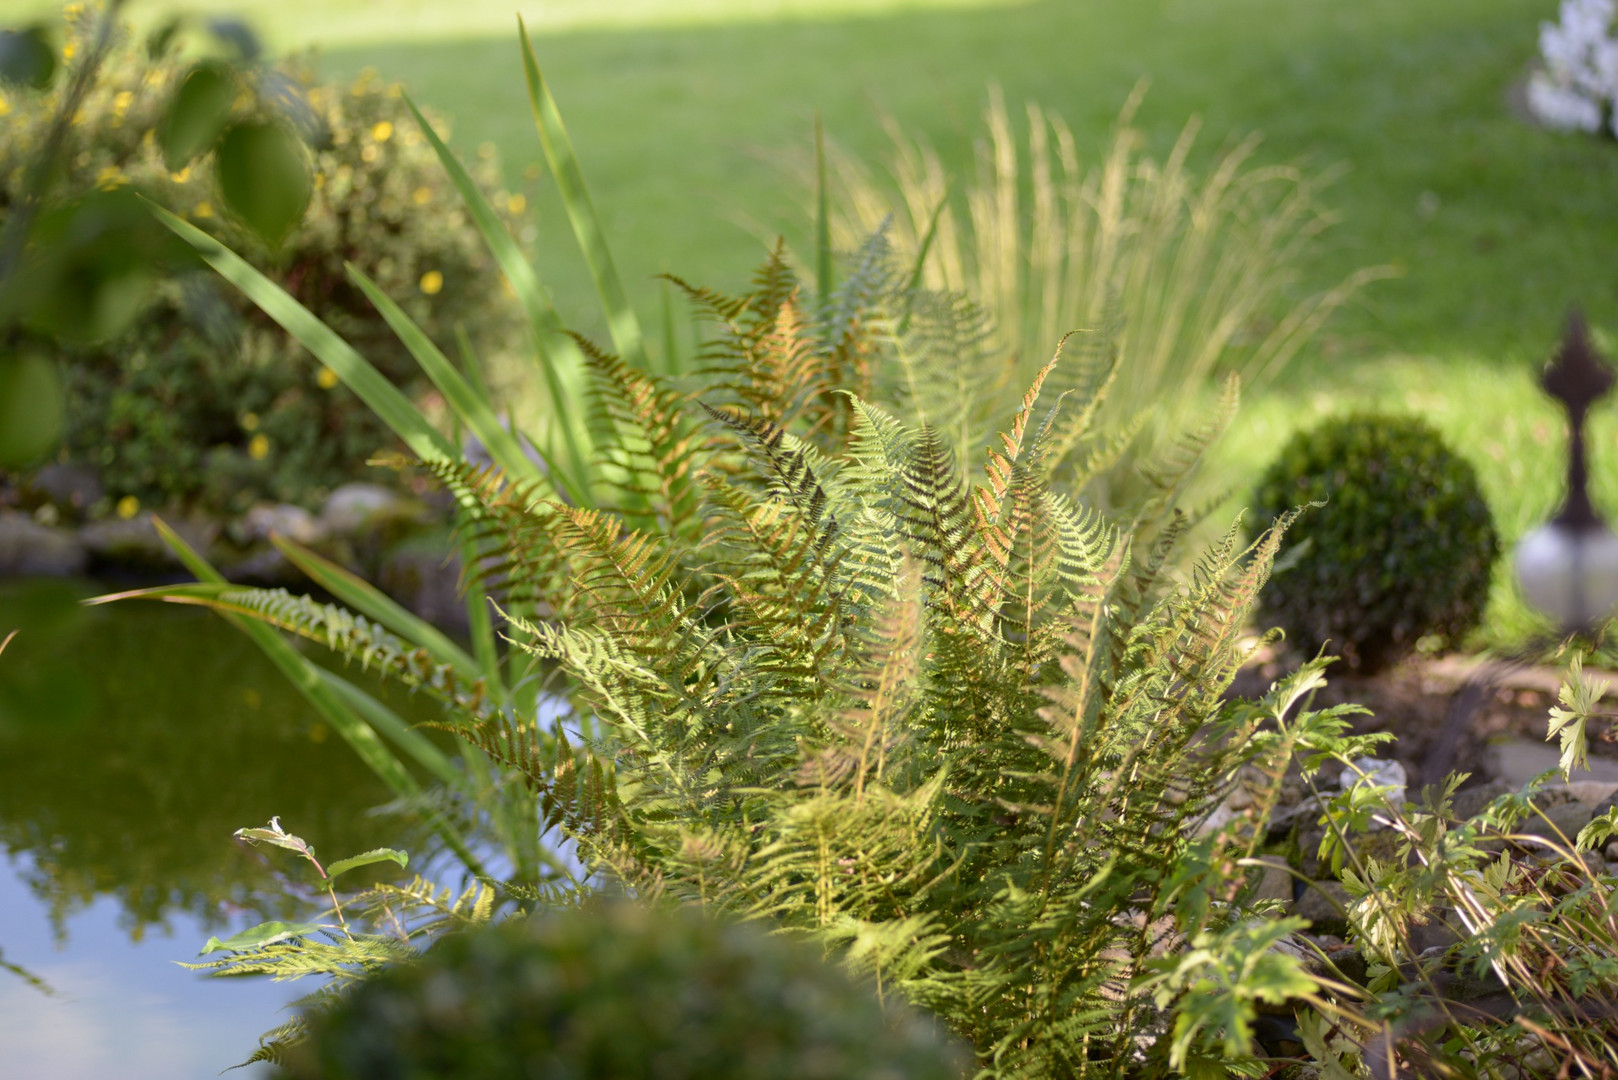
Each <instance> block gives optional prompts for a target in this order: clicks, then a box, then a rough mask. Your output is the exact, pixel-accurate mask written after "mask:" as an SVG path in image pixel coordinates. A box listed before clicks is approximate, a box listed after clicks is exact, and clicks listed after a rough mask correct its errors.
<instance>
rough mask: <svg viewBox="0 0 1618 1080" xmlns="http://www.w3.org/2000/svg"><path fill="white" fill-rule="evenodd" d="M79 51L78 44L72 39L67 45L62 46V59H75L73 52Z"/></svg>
mask: <svg viewBox="0 0 1618 1080" xmlns="http://www.w3.org/2000/svg"><path fill="white" fill-rule="evenodd" d="M78 51H79V47H78V45H77V44H76V43H74V42H71V41H70V42H68V43H67V44H66V45H63V46H62V59H63V60H71V59H73V54H74V53H76V52H78Z"/></svg>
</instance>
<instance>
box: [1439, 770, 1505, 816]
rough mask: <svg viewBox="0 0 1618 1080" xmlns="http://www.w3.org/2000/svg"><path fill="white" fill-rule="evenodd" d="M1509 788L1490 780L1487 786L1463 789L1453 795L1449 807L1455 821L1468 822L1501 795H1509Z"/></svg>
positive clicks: (1480, 785) (1481, 785)
mask: <svg viewBox="0 0 1618 1080" xmlns="http://www.w3.org/2000/svg"><path fill="white" fill-rule="evenodd" d="M1511 790H1512V789H1511V787H1510V786H1509V785H1507V784H1503V783H1501V782H1500V781H1498V780H1491V781H1490V782H1489V783H1487V784H1479V785H1478V786H1476V787H1469V788H1464V789H1462V790H1460V791H1457V792H1456V793H1455V797H1454V798H1453V799H1451V800H1450V805H1451V806H1452V807H1453V809H1454V812H1455V820H1456V821H1470V820H1471V819H1472V818H1474V817H1476V816H1477V815H1478V814H1479V813H1481V812H1482V810H1483V808H1484V807H1485V806H1487V805H1489V803H1491V802H1493V801H1494V800H1495V799H1498V798H1499V797H1500V796H1502V795H1507V794H1510V792H1511Z"/></svg>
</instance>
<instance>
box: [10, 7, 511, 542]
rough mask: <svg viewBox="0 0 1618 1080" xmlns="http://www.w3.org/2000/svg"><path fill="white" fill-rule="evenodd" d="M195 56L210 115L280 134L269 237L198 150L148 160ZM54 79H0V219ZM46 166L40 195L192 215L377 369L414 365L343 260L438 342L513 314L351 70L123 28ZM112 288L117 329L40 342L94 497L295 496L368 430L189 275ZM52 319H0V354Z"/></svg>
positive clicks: (395, 102)
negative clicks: (307, 179)
mask: <svg viewBox="0 0 1618 1080" xmlns="http://www.w3.org/2000/svg"><path fill="white" fill-rule="evenodd" d="M93 30H94V19H93V17H92V16H91V15H90V14H87V13H85V12H84V11H82V10H81V9H79V8H78V7H77V6H70V7H69V8H68V9H67V14H66V40H65V45H64V48H63V52H64V53H65V54H67V55H68V56H69V57H70V60H71V58H72V57H75V56H83V55H84V54H85V53H86V52H87V51H88V49H89V43H90V35H91V34H92V33H93ZM199 71H201V72H207V73H210V74H211V75H215V76H217V77H218V78H221V79H226V80H228V81H227V82H226V83H225V86H226V88H227V89H228V90H229V92H230V94H231V95H232V97H231V101H230V107H231V108H232V109H234V110H235V111H234V117H235V121H236V122H237V123H238V125H239V127H238V128H236V129H232V130H243V129H245V130H248V131H249V132H252V131H260V132H262V131H264V130H267V129H265V128H264V127H263V125H265V124H268V125H272V126H274V127H275V129H276V130H277V131H295V132H297V134H298V135H299V136H301V142H302V145H303V146H304V147H305V148H306V152H307V154H308V155H309V159H310V160H309V164H310V167H311V176H312V190H311V192H310V201H309V206H308V209H307V211H306V212H305V213H304V215H303V217H302V219H301V221H300V222H299V223H298V224H296V226H295V227H293V228H292V229H291V231H290V233H289V234H288V235H287V236H286V238H285V239H284V240H283V241H282V242H281V243H280V244H279V245H277V246H276V247H274V248H272V247H271V246H270V245H269V244H268V243H267V242H266V241H265V239H264V238H263V235H261V234H263V233H264V232H265V227H264V226H265V224H266V223H264V222H258V223H256V225H257V226H258V227H256V228H255V227H252V226H249V224H247V223H246V222H244V221H242V220H239V219H237V218H236V217H234V216H232V215H231V214H230V213H229V212H228V211H227V210H226V209H225V199H224V196H226V195H229V192H228V191H225V192H222V191H221V188H222V187H229V186H230V185H229V183H228V182H227V181H230V180H231V178H230V177H229V176H226V175H224V174H223V172H221V174H220V175H218V176H216V175H215V173H216V170H215V169H214V168H213V167H212V162H211V156H212V153H213V151H209V150H206V148H205V149H204V152H203V153H202V156H199V157H194V158H193V159H192V160H190V161H189V163H188V164H185V165H183V166H181V167H180V168H178V169H177V170H176V171H170V169H169V167H168V163H167V162H166V161H165V148H166V149H167V150H168V151H169V154H168V157H169V159H170V160H178V158H184V157H185V156H186V155H185V153H184V152H183V151H184V150H185V145H182V144H186V139H185V138H182V137H181V136H182V135H183V134H184V133H183V132H182V133H180V134H176V132H175V131H174V124H175V117H176V116H178V115H179V113H180V110H175V109H173V108H172V106H173V104H174V103H175V101H176V100H177V95H179V94H181V92H182V88H184V89H185V91H186V93H188V94H191V95H192V97H195V84H196V83H197V81H198V76H197V74H196V73H197V72H199ZM219 72H225V73H226V74H225V75H218V73H219ZM70 81H71V80H69V79H65V78H64V79H58V80H57V83H56V86H55V88H54V89H51V90H47V91H45V92H41V93H34V92H26V91H22V90H17V89H11V88H8V89H6V90H5V91H3V92H0V94H3V96H0V124H3V125H4V129H5V138H4V139H3V140H0V219H3V218H4V217H5V216H6V215H7V214H9V213H12V212H14V211H15V210H16V209H17V207H18V206H20V205H21V204H22V201H23V199H24V198H25V195H26V185H27V183H28V169H29V166H30V165H31V164H32V162H33V161H34V159H35V156H36V154H37V153H38V151H39V148H40V145H41V144H42V142H43V141H44V140H45V139H46V137H47V133H48V129H49V126H50V124H51V120H52V117H53V115H54V112H55V110H56V108H57V106H58V104H59V102H60V99H61V96H62V95H63V94H64V93H66V92H67V85H68V83H69V82H70ZM202 111H206V110H202ZM197 112H198V109H197V108H193V109H191V110H190V114H191V115H194V114H196V113H197ZM435 125H436V126H438V127H439V129H440V130H443V124H442V122H441V121H437V120H435ZM205 134H206V133H204V135H205ZM196 141H197V140H195V139H193V140H192V142H196ZM176 146H179V147H180V152H179V153H178V158H177V157H176ZM192 149H194V147H193V148H192ZM497 178H498V167H497V165H496V163H495V161H494V160H493V157H492V155H487V154H485V155H480V160H479V165H478V166H477V179H478V180H479V182H480V183H482V184H484V185H485V186H487V187H491V188H492V187H494V186H495V185H496V183H497ZM53 181H54V182H53V186H52V188H51V190H50V193H49V194H50V197H51V200H52V202H53V203H57V204H63V205H73V204H74V201H75V200H82V199H84V198H87V197H88V198H97V197H105V195H106V194H107V193H114V194H122V193H124V192H126V191H131V190H133V191H138V192H140V193H141V194H143V195H145V196H146V197H147V198H150V199H152V200H153V201H155V202H156V203H158V204H159V205H161V206H163V207H165V208H167V209H169V210H172V211H173V212H175V213H177V214H180V215H181V216H183V217H185V218H186V219H187V220H189V221H191V222H193V223H194V224H196V225H198V226H200V227H202V228H204V229H206V230H208V231H209V232H211V233H213V234H214V235H216V236H217V237H219V238H220V239H221V240H222V241H224V242H225V243H226V244H228V245H229V246H231V247H232V248H234V249H235V250H237V251H239V252H242V253H243V254H245V255H246V256H247V257H248V258H249V259H250V260H251V261H252V262H254V263H255V265H257V266H258V267H259V268H260V269H263V270H265V271H266V272H268V273H270V274H271V276H273V277H274V278H275V279H276V280H277V281H279V282H281V283H282V284H283V285H284V287H285V288H287V290H288V291H289V292H291V293H292V294H293V295H294V296H295V297H296V298H297V299H298V300H299V301H300V302H302V303H303V304H305V305H307V306H309V307H311V308H314V309H315V310H318V311H320V312H321V313H322V315H323V317H324V318H325V319H326V321H327V323H328V324H329V325H330V326H331V327H332V328H333V329H334V330H336V331H337V332H338V333H340V334H342V335H343V336H344V337H345V338H347V339H348V340H349V341H350V342H351V343H352V344H353V345H354V346H355V347H356V348H358V349H359V350H360V351H361V352H362V353H364V354H365V355H366V356H367V357H369V358H370V359H371V360H372V361H373V363H375V364H376V365H377V366H378V367H379V368H381V369H382V370H383V372H384V373H385V374H387V375H388V376H389V377H390V378H393V379H394V380H395V381H398V382H407V381H408V380H409V379H410V378H412V377H414V372H415V371H416V369H415V365H414V363H413V362H412V361H411V360H410V358H409V356H408V354H407V353H406V352H405V350H404V349H403V347H402V346H400V345H399V344H398V342H397V341H396V340H395V338H394V337H393V335H392V333H391V331H389V330H388V328H387V326H386V324H385V323H384V322H383V320H382V319H381V317H380V316H378V315H377V314H376V313H375V312H374V310H373V309H372V308H371V306H370V304H369V303H368V302H367V301H366V300H365V299H364V297H363V295H362V294H361V293H360V291H359V290H358V289H357V288H355V287H354V286H353V285H352V284H351V283H350V282H349V280H348V278H347V277H346V274H345V271H344V263H345V261H353V262H354V263H356V264H357V265H359V266H360V267H361V268H363V269H364V270H365V271H366V272H367V273H368V274H370V275H371V276H372V277H373V278H374V279H376V281H377V282H378V284H379V285H381V287H382V288H383V289H384V290H386V291H387V293H388V294H389V295H390V296H393V297H395V298H398V299H399V300H400V302H401V303H402V304H403V306H404V307H405V309H406V310H407V311H408V312H409V314H410V315H411V317H412V318H414V319H415V320H416V321H417V322H418V323H419V324H420V325H421V326H422V327H423V328H424V329H426V330H427V332H428V333H429V334H430V335H432V336H433V337H434V338H435V340H438V341H439V342H441V343H443V344H445V345H449V344H450V343H451V342H452V340H453V337H454V329H455V326H456V325H457V324H464V325H465V327H466V328H467V330H468V331H469V332H471V333H472V335H473V337H474V342H475V344H477V345H480V346H481V345H484V344H488V343H492V342H494V341H496V340H498V339H499V338H500V336H501V335H502V334H503V332H504V331H505V329H506V328H507V327H508V326H510V325H513V324H510V323H507V322H506V321H505V320H504V318H503V316H502V313H501V305H500V304H499V303H498V300H499V298H500V295H501V293H500V289H499V287H498V285H497V284H496V274H495V268H494V266H493V262H492V260H491V259H490V258H489V257H488V256H487V254H486V252H485V250H484V249H483V247H482V244H481V241H480V240H479V238H478V236H477V233H476V231H475V229H474V228H473V226H472V224H471V222H470V221H469V220H468V218H467V216H466V213H465V211H464V209H463V208H462V203H461V201H460V199H459V197H458V195H457V194H456V193H455V191H454V189H453V188H452V187H451V185H450V183H449V181H448V179H447V178H446V177H445V175H444V172H443V169H442V168H441V167H440V166H439V164H438V162H437V159H436V157H435V156H434V154H433V152H432V150H431V148H430V147H429V146H427V145H426V143H425V141H424V140H423V139H422V137H421V135H420V133H419V131H418V130H417V128H416V124H415V122H414V120H413V119H412V118H411V116H410V112H409V109H408V107H407V106H406V103H405V101H404V99H403V95H402V93H401V91H400V88H399V87H398V86H397V85H387V84H385V83H383V82H382V81H381V80H380V79H378V78H377V77H376V76H375V75H374V74H373V73H367V74H364V75H362V76H361V77H360V78H359V79H358V80H357V81H356V82H354V83H353V84H352V85H350V86H346V87H343V86H329V85H322V84H320V83H318V82H317V81H316V80H315V78H314V75H313V73H312V71H311V70H310V69H309V68H308V67H307V66H306V65H300V64H292V65H288V66H286V67H284V68H280V69H275V68H268V67H264V66H261V65H258V64H256V63H254V62H252V61H251V59H250V58H248V59H246V60H241V59H238V60H236V61H234V62H233V63H231V64H229V65H226V64H222V63H217V62H215V61H214V60H212V59H210V58H209V57H208V56H207V55H206V54H200V55H199V53H198V50H197V46H196V43H195V42H191V41H189V40H188V39H187V38H186V37H185V36H184V35H178V36H175V35H165V36H164V37H163V38H162V39H158V38H154V39H152V40H151V41H149V42H146V43H144V44H142V43H138V42H135V41H133V40H132V39H130V38H129V37H128V36H127V34H126V35H125V36H124V37H123V38H122V39H121V40H119V41H118V42H117V43H116V44H115V45H114V46H113V48H112V49H111V51H110V52H109V54H108V55H107V58H106V61H105V63H104V64H103V65H102V67H101V68H100V70H99V71H98V72H97V73H96V75H95V81H94V84H93V85H92V86H91V88H90V89H89V91H88V93H87V94H86V96H85V98H84V101H83V103H82V105H81V106H80V108H79V109H78V110H77V112H76V113H75V115H74V116H73V120H72V124H71V126H70V127H69V128H68V131H67V137H66V143H65V145H64V147H63V149H62V152H61V154H60V155H59V168H58V170H57V174H56V175H55V177H54V178H53ZM238 201H239V200H238ZM496 201H497V203H498V202H501V201H500V200H496ZM501 205H502V206H506V205H508V204H505V203H501ZM280 209H281V210H282V211H285V209H286V208H285V207H282V208H280ZM269 224H272V225H273V224H274V222H269ZM271 235H273V233H272V234H271ZM129 295H130V297H131V299H130V300H129V302H132V303H135V304H138V305H139V310H138V312H137V313H136V315H135V317H134V319H133V320H132V322H128V323H127V324H128V325H129V329H127V330H124V331H122V332H120V333H117V334H116V335H114V336H112V337H108V338H105V339H104V340H94V341H91V342H84V341H69V342H68V343H66V344H63V345H61V347H60V350H59V351H58V350H57V348H56V346H55V345H54V344H53V345H52V346H51V348H52V351H56V352H57V355H58V356H59V357H60V359H61V360H62V361H63V365H64V370H63V382H64V384H65V385H66V391H67V431H66V434H65V446H64V451H63V452H64V456H66V457H67V458H69V459H71V460H75V461H82V462H85V463H87V464H90V465H93V466H94V467H95V468H96V469H98V470H99V471H100V473H101V476H102V481H103V484H104V485H105V487H106V489H107V493H108V495H109V497H111V498H113V499H116V498H118V497H120V496H124V495H133V496H135V497H136V498H138V499H140V500H141V501H143V502H150V503H174V502H181V503H190V504H199V503H200V504H202V505H204V506H208V507H210V508H214V509H220V510H227V511H235V510H240V509H243V508H245V507H246V506H247V505H249V504H251V503H252V502H254V501H257V500H261V499H275V500H286V501H302V502H310V501H313V500H315V499H318V498H319V497H320V496H321V494H322V493H323V490H324V489H325V488H327V487H329V486H331V485H333V484H336V483H338V482H341V481H342V480H343V479H345V478H349V477H351V476H353V475H355V474H356V473H357V472H358V471H359V470H360V469H361V468H363V462H364V460H365V458H366V456H368V454H370V453H371V452H372V451H374V450H376V449H377V448H378V447H380V446H382V445H384V444H385V443H386V442H387V441H388V436H387V435H386V433H385V429H384V428H383V426H382V425H381V424H380V423H379V422H377V421H376V420H375V418H374V417H373V416H372V415H371V414H370V412H369V410H367V409H365V408H364V407H363V406H362V405H361V403H360V402H359V401H358V400H357V399H355V398H354V397H353V396H352V395H351V394H349V393H348V391H346V390H344V389H341V388H340V387H338V385H337V381H336V379H335V378H334V377H332V376H331V375H330V373H328V372H325V371H323V370H322V369H321V368H320V367H319V366H318V365H317V364H316V363H315V362H314V361H312V360H311V359H310V358H309V357H308V356H307V355H306V354H305V353H304V352H303V350H302V348H301V347H299V346H297V345H295V344H293V343H292V342H290V341H289V340H288V339H287V337H286V335H285V334H284V333H283V332H282V331H281V330H280V329H279V328H278V327H275V326H274V325H273V324H272V323H270V322H269V320H268V319H267V318H266V317H265V316H263V315H262V314H261V313H259V312H258V311H257V309H256V308H254V307H253V306H252V305H251V304H249V303H248V302H246V301H245V300H244V299H243V298H241V297H240V296H239V295H238V294H237V293H236V292H235V291H234V290H229V289H227V288H222V287H220V284H216V279H215V278H214V276H213V275H212V274H211V273H205V272H201V271H197V272H183V273H178V274H175V275H172V276H170V277H169V278H167V279H166V280H163V281H161V282H160V283H159V284H158V285H157V287H156V288H141V289H131V290H129ZM125 321H126V322H127V320H125ZM74 322H75V320H66V323H67V324H69V328H71V324H72V323H74ZM78 322H79V323H80V324H81V325H82V322H83V321H82V320H78ZM57 330H58V328H56V327H54V326H51V327H45V326H40V325H38V324H37V322H36V323H35V324H34V325H33V326H32V327H31V328H28V329H24V328H18V329H12V330H9V331H6V334H7V336H8V337H9V338H10V339H11V340H9V341H6V342H4V343H3V344H4V345H5V350H4V351H6V352H8V353H17V352H21V351H24V350H26V349H27V348H28V347H29V345H30V336H31V337H32V340H33V341H35V342H37V341H40V340H43V338H44V337H45V335H46V333H47V332H49V336H50V337H53V338H63V337H64V336H65V337H68V338H72V337H73V335H71V334H68V335H64V334H62V333H59V332H57ZM88 336H91V337H95V336H96V335H95V334H93V333H92V334H90V335H88Z"/></svg>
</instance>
